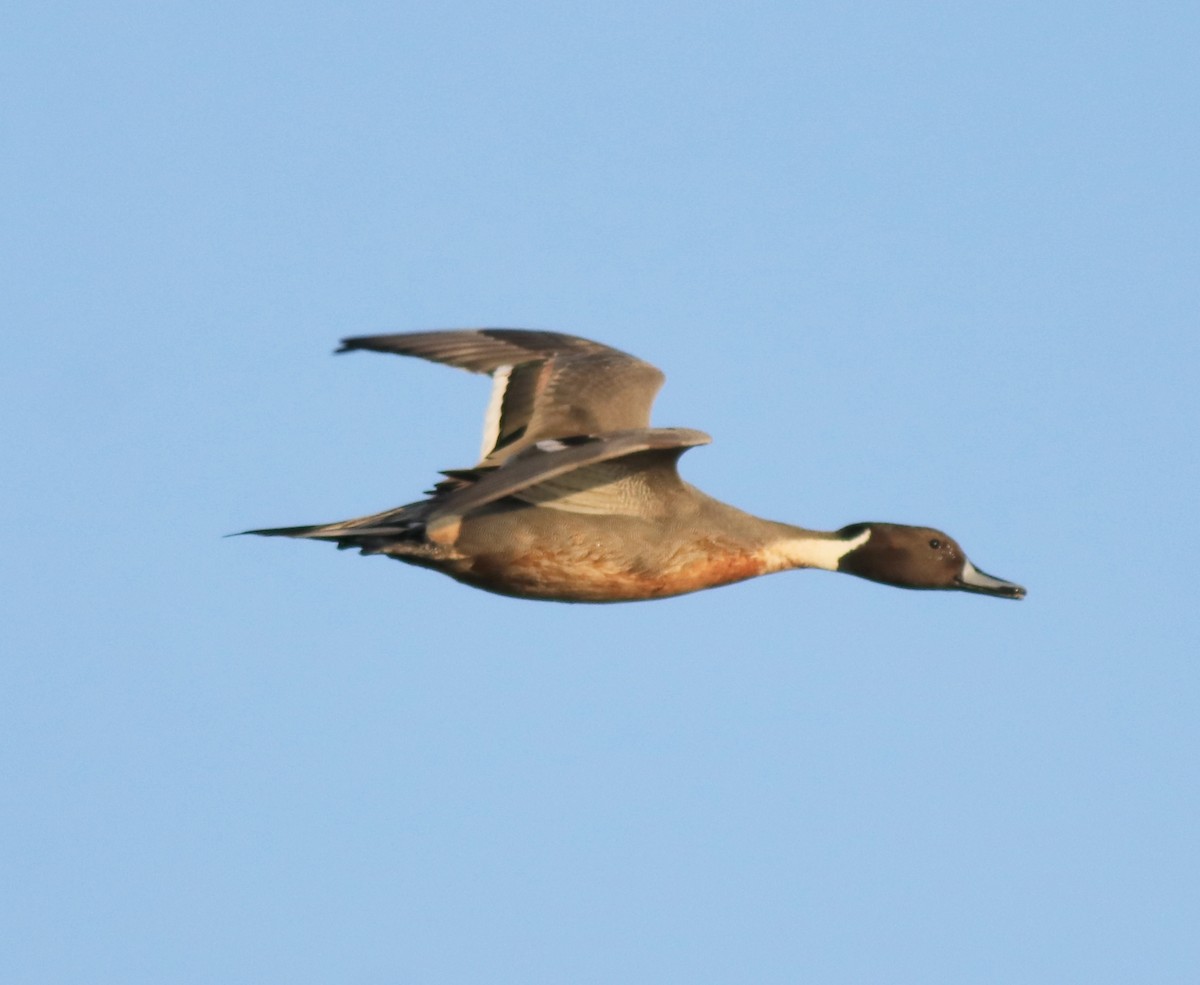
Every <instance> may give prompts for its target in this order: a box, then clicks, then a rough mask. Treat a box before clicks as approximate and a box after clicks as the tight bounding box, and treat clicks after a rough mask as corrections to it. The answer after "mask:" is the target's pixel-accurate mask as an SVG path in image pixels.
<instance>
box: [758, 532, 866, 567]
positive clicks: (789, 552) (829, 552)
mask: <svg viewBox="0 0 1200 985" xmlns="http://www.w3.org/2000/svg"><path fill="white" fill-rule="evenodd" d="M774 526H776V527H777V528H778V533H777V535H776V536H775V537H774V538H772V539H771V540H770V541H769V542H768V543H767V544H766V545H765V547H764V549H763V557H764V559H765V560H766V562H767V565H768V570H770V571H786V570H788V569H790V568H822V569H824V570H825V571H837V570H838V562H839V561H840V560H841V559H842V558H843V557H845V556H846V555H847V554H849V553H850V552H851V551H853V550H854V549H855V548H857V547H861V546H862V545H863V544H865V543H866V542H867V539H868V538H869V537H870V536H871V531H870V530H869V529H863V530H862V531H861V532H859V533H857V534H856V535H855V536H852V537H844V536H842V535H840V534H838V533H836V532H833V531H823V530H805V529H803V528H802V527H792V526H789V525H787V524H783V523H780V524H775V525H774Z"/></svg>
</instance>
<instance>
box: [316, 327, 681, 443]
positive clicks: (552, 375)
mask: <svg viewBox="0 0 1200 985" xmlns="http://www.w3.org/2000/svg"><path fill="white" fill-rule="evenodd" d="M359 349H365V350H369V351H371V352H391V353H395V354H397V355H401V356H417V357H419V358H421V359H428V360H430V361H431V362H437V363H444V364H445V365H447V366H457V367H458V368H460V369H465V370H468V371H470V372H472V373H486V374H488V375H489V376H491V377H492V395H491V399H490V400H489V402H488V409H487V414H486V416H485V418H484V424H483V443H482V447H481V450H480V461H479V464H480V465H481V466H482V465H499V464H501V463H502V462H504V461H506V460H509V459H511V458H512V457H514V456H515V455H518V454H520V453H521V452H523V451H524V450H526V449H528V448H531V447H533V446H535V445H536V444H537V443H538V442H539V441H543V440H546V439H552V438H567V437H574V436H576V435H586V434H591V435H597V434H603V433H606V432H615V431H626V430H634V429H643V430H649V425H650V407H651V405H652V404H653V403H654V397H655V396H656V395H657V393H658V391H659V389H660V388H661V387H662V385H663V381H664V380H665V379H666V377H664V376H663V374H662V372H661V371H660V370H659V369H657V368H656V367H654V366H652V365H650V363H647V362H643V361H642V360H641V359H638V358H637V357H636V356H631V355H629V354H628V353H625V352H621V351H620V350H618V349H613V348H610V347H609V346H606V345H601V344H600V343H599V342H592V341H591V340H589V339H581V338H578V337H577V336H574V335H564V334H562V333H560V332H539V331H530V330H527V329H518V328H477V329H456V330H450V331H441V332H412V333H407V334H402V335H370V336H360V337H357V338H348V339H343V340H342V345H341V348H340V349H338V352H352V351H355V350H359Z"/></svg>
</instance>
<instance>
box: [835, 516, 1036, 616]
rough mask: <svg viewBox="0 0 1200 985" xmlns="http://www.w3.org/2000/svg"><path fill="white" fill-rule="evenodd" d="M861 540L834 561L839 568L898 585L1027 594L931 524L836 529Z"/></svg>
mask: <svg viewBox="0 0 1200 985" xmlns="http://www.w3.org/2000/svg"><path fill="white" fill-rule="evenodd" d="M864 533H866V534H868V535H869V536H868V537H867V539H866V540H865V541H863V542H862V543H861V544H859V545H858V546H857V547H855V548H854V549H853V550H850V551H847V552H846V553H845V554H843V555H842V557H841V558H840V559H839V560H838V566H837V569H838V571H845V572H846V573H848V574H852V575H858V577H859V578H867V579H869V580H871V581H878V582H882V583H883V584H885V585H895V586H896V587H897V588H940V589H948V590H952V591H960V592H979V593H980V594H982V595H996V596H998V597H1000V598H1006V599H1020V598H1024V597H1025V589H1023V588H1022V587H1021V586H1020V585H1014V584H1013V583H1012V582H1009V581H1002V580H1001V579H999V578H993V577H992V576H991V575H988V574H984V573H983V572H982V571H980V570H979V569H978V568H977V567H975V565H973V564H972V563H971V562H970V561H969V560H967V556H966V555H965V554H964V553H963V551H962V548H961V547H959V546H958V544H957V542H955V540H954V539H953V538H952V537H948V536H946V534H944V533H942V532H941V531H940V530H933V529H932V528H930V527H908V526H905V525H904V524H900V523H855V524H853V525H851V526H849V527H843V528H842V529H841V530H839V531H838V537H839V538H841V539H842V540H855V539H857V538H860V537H862V535H863V534H864Z"/></svg>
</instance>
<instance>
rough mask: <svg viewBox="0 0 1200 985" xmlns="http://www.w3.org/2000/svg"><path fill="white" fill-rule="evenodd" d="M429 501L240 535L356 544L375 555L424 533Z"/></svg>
mask: <svg viewBox="0 0 1200 985" xmlns="http://www.w3.org/2000/svg"><path fill="white" fill-rule="evenodd" d="M428 513H429V503H428V501H422V502H419V503H410V504H409V505H407V506H401V507H398V508H397V509H392V510H385V511H384V512H383V513H374V514H372V515H371V516H360V517H357V518H355V519H353V520H339V521H338V522H336V523H314V524H309V525H307V526H301V527H263V528H262V529H259V530H243V531H241V534H255V535H256V536H259V537H297V538H301V539H304V540H324V541H330V542H332V543H335V544H337V546H338V550H348V549H350V548H354V547H357V548H359V549H361V550H362V552H363V553H364V554H375V553H378V552H379V551H381V550H383V549H384V548H386V547H387V546H388V545H389V544H393V543H396V542H397V541H414V540H415V541H419V540H422V539H423V538H424V536H425V518H426V516H427V514H428Z"/></svg>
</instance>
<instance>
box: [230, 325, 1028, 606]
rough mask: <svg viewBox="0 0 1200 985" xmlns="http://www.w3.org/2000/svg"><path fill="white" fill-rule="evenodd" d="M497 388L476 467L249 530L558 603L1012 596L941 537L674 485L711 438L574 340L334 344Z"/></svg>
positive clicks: (629, 367) (516, 336) (422, 337)
mask: <svg viewBox="0 0 1200 985" xmlns="http://www.w3.org/2000/svg"><path fill="white" fill-rule="evenodd" d="M355 349H368V350H373V351H383V352H394V353H397V354H401V355H415V356H420V357H423V358H426V359H431V360H433V361H436V362H443V363H447V364H450V365H454V366H459V367H461V368H465V369H468V370H472V371H475V372H484V373H488V374H489V375H491V376H492V378H493V393H492V400H491V402H490V404H489V407H488V413H487V417H486V419H485V422H484V442H483V450H482V452H481V458H480V461H479V462H478V463H477V464H476V465H475V466H474V467H473V468H470V469H458V470H453V471H448V472H445V473H443V474H444V475H445V476H446V478H445V480H444V481H442V482H440V483H438V485H437V486H436V487H435V489H433V490H431V492H430V493H429V495H428V498H426V499H423V500H419V501H417V502H415V503H410V504H408V505H407V506H402V507H398V508H396V509H392V510H387V511H384V512H382V513H377V514H373V515H371V516H366V517H359V518H356V519H352V520H345V521H341V522H337V523H329V524H317V525H313V526H303V527H276V528H265V529H260V530H250V531H246V532H247V533H252V534H260V535H264V536H284V537H296V538H303V539H314V540H326V541H331V542H333V543H336V544H337V545H338V547H339V548H357V549H359V550H360V551H361V552H362V553H363V554H382V555H385V556H388V557H393V558H396V559H397V560H400V561H404V562H406V563H409V564H413V565H417V566H420V567H426V568H431V569H434V570H436V571H440V572H442V573H444V574H447V575H449V576H450V577H452V578H454V579H456V580H458V581H460V582H463V583H464V584H467V585H471V586H473V587H476V588H481V589H484V590H486V591H490V592H495V593H498V594H501V595H509V596H515V597H518V598H527V599H540V600H547V601H559V602H626V601H637V600H645V599H656V598H665V597H668V596H672V595H681V594H684V593H687V592H694V591H699V590H702V589H706V588H712V587H716V586H718V585H726V584H730V583H732V582H737V581H743V580H745V579H747V578H753V577H756V576H758V575H763V574H770V573H772V572H776V571H782V570H787V569H792V568H823V569H826V570H831V571H845V572H847V573H851V574H856V575H858V576H860V577H863V578H867V579H870V580H874V581H879V582H883V583H885V584H892V585H897V586H900V587H909V588H944V589H957V590H963V591H971V592H979V593H983V594H990V595H996V596H1000V597H1008V598H1020V597H1022V596H1023V595H1024V589H1022V588H1020V587H1019V586H1017V585H1014V584H1012V583H1010V582H1005V581H1002V580H1000V579H996V578H992V577H991V576H990V575H985V574H983V573H982V572H980V571H978V569H976V568H975V567H974V566H973V565H972V564H971V563H970V562H969V561H968V560H967V559H966V556H965V555H964V554H963V553H962V551H961V549H960V548H959V547H958V545H957V544H956V543H955V542H954V541H953V540H952V539H951V538H949V537H948V536H946V535H945V534H943V533H941V532H940V531H937V530H933V529H932V528H925V527H912V526H907V525H903V524H886V523H870V524H854V525H852V526H849V527H844V528H842V529H841V530H839V531H813V530H806V529H804V528H802V527H795V526H790V525H788V524H783V523H776V522H774V521H770V520H764V519H761V518H759V517H755V516H752V515H750V514H748V513H745V512H743V511H741V510H739V509H737V508H735V507H733V506H729V505H727V504H725V503H721V502H719V501H718V500H715V499H713V498H712V497H711V496H708V495H706V494H705V493H703V492H701V491H700V490H699V489H696V488H695V487H694V486H691V485H689V484H688V483H686V482H684V481H683V479H681V478H680V476H679V473H678V470H677V462H678V459H679V457H680V455H682V454H683V452H685V451H686V450H687V449H689V448H691V447H695V446H697V445H701V444H707V443H708V442H709V441H710V439H709V437H708V435H706V434H704V433H703V432H700V431H694V430H691V429H686V428H652V427H650V426H649V413H650V405H651V403H652V401H653V398H654V395H655V394H656V393H657V390H658V388H659V387H660V386H661V384H662V381H663V377H662V374H661V373H660V372H659V371H658V370H657V369H655V368H654V367H653V366H650V365H649V364H648V363H644V362H642V361H641V360H638V359H636V358H635V357H633V356H629V355H626V354H625V353H622V352H618V351H617V350H614V349H611V348H609V347H607V346H603V345H600V344H599V343H595V342H591V341H589V340H586V339H580V338H577V337H575V336H569V335H561V334H558V333H551V332H533V331H526V330H521V329H475V330H454V331H446V332H422V333H413V334H408V335H389V336H373V337H365V338H356V339H347V340H345V341H344V342H343V349H342V350H340V351H350V350H355Z"/></svg>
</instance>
